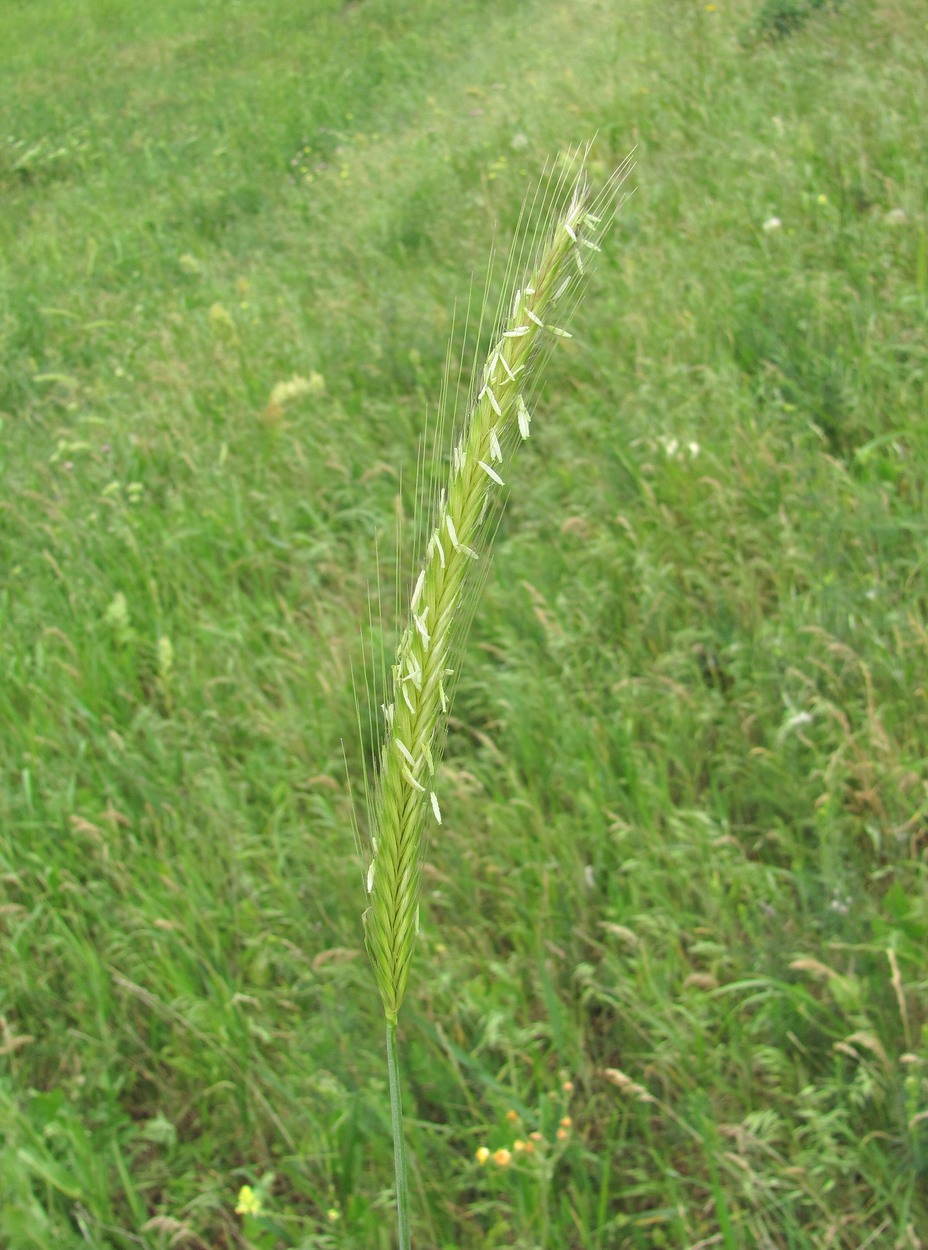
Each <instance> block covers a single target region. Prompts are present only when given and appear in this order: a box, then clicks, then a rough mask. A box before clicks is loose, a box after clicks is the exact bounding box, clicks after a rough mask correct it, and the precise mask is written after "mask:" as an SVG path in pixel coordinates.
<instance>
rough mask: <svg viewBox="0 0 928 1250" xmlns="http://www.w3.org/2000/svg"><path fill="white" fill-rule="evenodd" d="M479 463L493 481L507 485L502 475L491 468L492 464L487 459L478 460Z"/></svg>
mask: <svg viewBox="0 0 928 1250" xmlns="http://www.w3.org/2000/svg"><path fill="white" fill-rule="evenodd" d="M477 463H478V464H479V465H480V467H481V469H483V471H484V473H485V474H486V475H487V477H488V478H490V479H491V480H492V481H494V482H495V483H496V485H497V486H505V485H506V483H505V482H504V481H503V479H502V478H501V477H500V475H499V474H498V473H497V472H496V470H495V469H491V468H490V466H489V465H488V464H487V463H486V461H484V460H478V461H477Z"/></svg>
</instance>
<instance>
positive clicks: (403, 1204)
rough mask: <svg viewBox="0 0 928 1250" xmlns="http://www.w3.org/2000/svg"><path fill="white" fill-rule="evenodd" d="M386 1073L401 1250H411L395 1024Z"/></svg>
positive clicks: (390, 1031)
mask: <svg viewBox="0 0 928 1250" xmlns="http://www.w3.org/2000/svg"><path fill="white" fill-rule="evenodd" d="M387 1073H388V1076H389V1081H390V1124H391V1126H392V1128H393V1163H394V1167H395V1169H396V1223H397V1230H398V1234H399V1250H409V1183H408V1180H407V1176H406V1137H405V1135H404V1133H403V1091H402V1089H401V1087H400V1064H399V1053H398V1050H397V1045H396V1023H395V1022H394V1021H392V1020H390V1021H387Z"/></svg>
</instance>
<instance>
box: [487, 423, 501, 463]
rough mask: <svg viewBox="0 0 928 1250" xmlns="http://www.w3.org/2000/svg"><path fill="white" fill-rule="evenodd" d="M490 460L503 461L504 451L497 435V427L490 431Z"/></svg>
mask: <svg viewBox="0 0 928 1250" xmlns="http://www.w3.org/2000/svg"><path fill="white" fill-rule="evenodd" d="M490 459H491V460H497V461H502V459H503V449H502V448H501V447H500V445H499V435H498V434H497V433H496V426H495V425H494V426H493V429H492V430H491V431H490Z"/></svg>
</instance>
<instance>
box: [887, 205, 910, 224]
mask: <svg viewBox="0 0 928 1250" xmlns="http://www.w3.org/2000/svg"><path fill="white" fill-rule="evenodd" d="M905 219H906V216H905V209H904V208H891V209H890V210H889V212H888V213H887V214H886V216H885V217H884V218H883V220H884V221H885V222H886V224H887V226H901V225H902V223H903V222H904V221H905Z"/></svg>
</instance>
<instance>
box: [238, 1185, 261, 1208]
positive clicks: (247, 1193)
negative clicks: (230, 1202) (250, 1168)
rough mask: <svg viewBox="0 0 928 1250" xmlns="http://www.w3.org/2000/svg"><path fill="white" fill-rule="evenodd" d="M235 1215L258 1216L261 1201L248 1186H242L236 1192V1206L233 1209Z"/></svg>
mask: <svg viewBox="0 0 928 1250" xmlns="http://www.w3.org/2000/svg"><path fill="white" fill-rule="evenodd" d="M235 1214H236V1215H260V1214H261V1199H260V1198H259V1197H258V1195H257V1194H256V1193H255V1191H254V1190H253V1189H252V1187H251V1186H250V1185H243V1186H242V1187H241V1189H240V1190H239V1191H238V1206H237V1207H236V1208H235Z"/></svg>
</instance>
